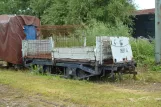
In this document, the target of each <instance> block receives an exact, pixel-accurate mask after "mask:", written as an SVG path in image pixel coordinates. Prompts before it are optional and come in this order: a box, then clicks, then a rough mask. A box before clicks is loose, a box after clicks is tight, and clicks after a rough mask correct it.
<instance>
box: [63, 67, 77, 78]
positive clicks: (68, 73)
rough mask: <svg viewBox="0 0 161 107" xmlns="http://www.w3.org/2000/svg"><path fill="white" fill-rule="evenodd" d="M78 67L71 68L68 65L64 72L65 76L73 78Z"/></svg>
mask: <svg viewBox="0 0 161 107" xmlns="http://www.w3.org/2000/svg"><path fill="white" fill-rule="evenodd" d="M75 71H76V69H75V68H69V67H67V68H66V69H65V72H64V78H69V79H71V78H73V77H74V74H75Z"/></svg>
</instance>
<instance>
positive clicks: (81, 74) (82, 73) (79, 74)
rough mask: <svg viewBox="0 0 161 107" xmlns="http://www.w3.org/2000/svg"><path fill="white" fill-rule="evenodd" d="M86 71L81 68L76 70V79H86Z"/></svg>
mask: <svg viewBox="0 0 161 107" xmlns="http://www.w3.org/2000/svg"><path fill="white" fill-rule="evenodd" d="M87 76H88V73H86V72H85V71H83V70H81V69H77V70H76V79H87V78H88V77H87Z"/></svg>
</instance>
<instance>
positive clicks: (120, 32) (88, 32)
mask: <svg viewBox="0 0 161 107" xmlns="http://www.w3.org/2000/svg"><path fill="white" fill-rule="evenodd" d="M75 35H82V36H86V37H87V45H88V46H93V45H95V41H96V40H95V38H96V36H126V37H130V36H131V29H129V28H128V26H126V25H124V24H123V23H122V22H117V23H116V25H115V26H111V25H110V24H105V23H103V22H97V21H96V20H92V21H91V22H90V24H89V25H88V26H85V28H84V29H83V30H82V29H80V30H77V31H76V32H75Z"/></svg>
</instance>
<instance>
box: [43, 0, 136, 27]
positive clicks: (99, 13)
mask: <svg viewBox="0 0 161 107" xmlns="http://www.w3.org/2000/svg"><path fill="white" fill-rule="evenodd" d="M134 9H135V8H134V5H133V4H132V1H131V0H59V1H57V0H54V2H53V4H52V5H51V6H50V7H49V8H47V9H46V12H45V13H44V14H43V16H42V20H43V22H44V23H45V24H49V23H52V24H80V23H88V22H89V21H90V20H91V19H96V20H97V21H101V22H104V23H111V24H116V22H117V21H122V22H124V23H131V21H130V19H129V16H130V15H131V11H133V10H134Z"/></svg>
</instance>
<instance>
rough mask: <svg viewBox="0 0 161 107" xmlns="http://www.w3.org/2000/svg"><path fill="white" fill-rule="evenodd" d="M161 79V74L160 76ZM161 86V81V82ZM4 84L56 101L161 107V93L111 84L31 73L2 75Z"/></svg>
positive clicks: (101, 106)
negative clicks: (160, 100) (160, 99)
mask: <svg viewBox="0 0 161 107" xmlns="http://www.w3.org/2000/svg"><path fill="white" fill-rule="evenodd" d="M159 75H160V77H161V74H159ZM159 82H160V81H159ZM0 84H8V85H10V86H12V87H14V88H18V89H22V90H24V91H25V92H26V93H33V94H37V93H39V94H42V95H43V96H46V97H49V98H51V99H53V100H55V101H66V102H67V103H74V104H79V105H87V106H93V107H94V106H95V107H103V106H107V107H126V106H131V107H136V106H139V107H144V106H145V105H146V106H147V107H152V106H154V105H155V106H156V107H157V106H158V107H159V106H161V102H159V101H156V100H155V99H156V98H160V95H161V92H155V93H154V92H153V93H151V92H145V91H141V90H140V91H136V90H130V89H124V88H118V87H116V86H114V85H113V84H110V83H101V84H98V83H91V82H87V81H76V80H66V79H62V78H59V77H55V76H54V77H53V76H37V75H33V74H31V73H28V72H26V73H24V72H12V71H10V70H9V71H6V70H1V71H0Z"/></svg>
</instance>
